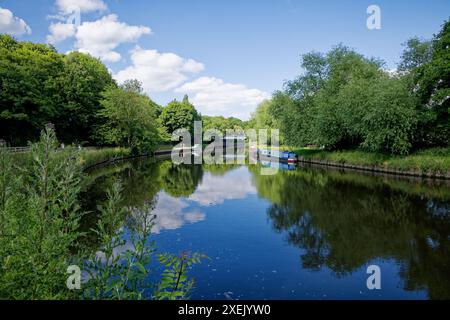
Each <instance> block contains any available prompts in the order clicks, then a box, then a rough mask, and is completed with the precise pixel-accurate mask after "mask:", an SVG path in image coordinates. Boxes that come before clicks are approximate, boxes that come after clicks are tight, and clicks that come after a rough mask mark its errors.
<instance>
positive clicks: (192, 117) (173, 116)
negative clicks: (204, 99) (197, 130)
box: [159, 96, 201, 135]
mask: <svg viewBox="0 0 450 320" xmlns="http://www.w3.org/2000/svg"><path fill="white" fill-rule="evenodd" d="M200 120H201V115H200V114H199V113H198V112H197V110H196V109H195V107H194V105H193V104H192V103H190V102H189V99H188V97H187V96H185V97H184V98H183V101H182V102H179V101H177V100H174V101H172V102H170V103H169V104H168V105H167V106H166V107H164V108H163V110H162V112H161V115H160V116H159V121H160V123H161V125H162V126H163V127H164V128H165V129H166V131H167V133H168V134H169V135H171V134H172V133H173V132H174V131H175V130H177V129H187V130H189V132H191V133H193V131H194V121H200Z"/></svg>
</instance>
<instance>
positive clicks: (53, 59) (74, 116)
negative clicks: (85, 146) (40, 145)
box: [0, 35, 114, 145]
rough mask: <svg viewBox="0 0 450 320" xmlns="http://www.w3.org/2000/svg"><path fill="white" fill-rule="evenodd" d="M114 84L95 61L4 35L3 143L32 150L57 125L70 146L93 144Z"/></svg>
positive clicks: (0, 73) (0, 45)
mask: <svg viewBox="0 0 450 320" xmlns="http://www.w3.org/2000/svg"><path fill="white" fill-rule="evenodd" d="M113 83H114V81H113V80H112V77H111V75H110V74H109V72H108V70H107V68H106V67H105V66H104V65H103V64H102V63H101V62H100V61H99V60H98V59H95V58H93V57H91V56H89V55H85V54H81V53H75V52H74V53H70V54H68V55H63V54H59V53H57V52H56V50H55V49H54V48H53V47H51V46H48V45H43V44H34V43H31V42H18V41H16V40H15V39H13V38H12V37H10V36H7V35H0V123H1V125H0V138H3V139H4V140H6V141H7V142H8V143H10V144H12V145H26V143H27V141H28V140H32V141H34V140H36V139H37V138H38V136H39V132H40V130H42V129H43V127H44V126H45V124H47V123H49V122H52V123H53V124H55V127H56V130H57V132H58V134H59V136H60V138H61V139H62V140H63V141H64V142H83V141H92V140H90V139H91V135H92V134H93V128H94V127H95V124H96V123H97V121H98V119H97V118H98V116H97V111H98V109H99V107H100V105H99V100H100V93H101V92H102V91H103V90H104V89H105V88H106V87H107V86H109V85H112V84H113Z"/></svg>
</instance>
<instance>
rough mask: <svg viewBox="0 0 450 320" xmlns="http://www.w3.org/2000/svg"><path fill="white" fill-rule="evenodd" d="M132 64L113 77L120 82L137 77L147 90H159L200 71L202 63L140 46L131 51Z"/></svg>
mask: <svg viewBox="0 0 450 320" xmlns="http://www.w3.org/2000/svg"><path fill="white" fill-rule="evenodd" d="M131 61H132V65H131V66H129V67H127V68H125V69H123V70H121V71H119V72H118V73H117V74H116V75H115V78H116V80H117V81H118V82H120V83H122V82H124V81H125V80H127V79H138V80H139V81H141V82H142V84H143V87H144V90H145V91H147V92H160V91H166V90H169V89H173V88H175V87H177V86H179V85H180V84H182V83H183V82H184V81H185V80H186V79H187V78H188V75H189V74H194V73H198V72H200V71H202V70H203V69H204V65H203V64H202V63H200V62H197V61H195V60H193V59H185V58H182V57H180V56H178V55H176V54H175V53H161V52H158V51H157V50H144V49H142V48H140V47H138V46H137V47H136V48H134V50H132V52H131Z"/></svg>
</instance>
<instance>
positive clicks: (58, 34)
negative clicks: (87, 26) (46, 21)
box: [47, 22, 76, 44]
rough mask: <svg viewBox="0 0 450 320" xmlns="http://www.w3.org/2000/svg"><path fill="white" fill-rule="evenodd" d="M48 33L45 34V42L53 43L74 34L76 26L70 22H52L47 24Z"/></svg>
mask: <svg viewBox="0 0 450 320" xmlns="http://www.w3.org/2000/svg"><path fill="white" fill-rule="evenodd" d="M48 30H49V31H50V34H49V35H47V42H48V43H52V44H55V43H57V42H60V41H63V40H65V39H67V38H71V37H73V36H74V35H75V32H76V27H75V25H74V24H72V23H61V22H58V23H53V24H51V25H50V26H49V28H48Z"/></svg>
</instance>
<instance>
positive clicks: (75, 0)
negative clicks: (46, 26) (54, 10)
mask: <svg viewBox="0 0 450 320" xmlns="http://www.w3.org/2000/svg"><path fill="white" fill-rule="evenodd" d="M56 6H57V7H58V9H59V11H60V12H61V13H62V14H70V13H73V12H76V11H78V10H79V11H80V12H93V11H105V10H106V9H108V7H107V5H106V4H105V3H104V2H103V1H102V0H56Z"/></svg>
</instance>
